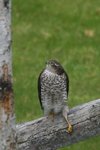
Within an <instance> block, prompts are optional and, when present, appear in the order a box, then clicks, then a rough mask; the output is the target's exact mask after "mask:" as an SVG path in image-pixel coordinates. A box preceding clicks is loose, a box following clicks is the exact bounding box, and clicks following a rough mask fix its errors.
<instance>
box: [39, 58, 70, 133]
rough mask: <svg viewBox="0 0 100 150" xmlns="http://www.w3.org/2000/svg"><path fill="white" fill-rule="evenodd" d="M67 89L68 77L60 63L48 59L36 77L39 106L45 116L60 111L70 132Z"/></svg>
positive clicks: (53, 114)
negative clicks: (37, 77)
mask: <svg viewBox="0 0 100 150" xmlns="http://www.w3.org/2000/svg"><path fill="white" fill-rule="evenodd" d="M68 91H69V78H68V75H67V73H66V72H65V71H64V69H63V67H62V66H61V64H60V63H59V62H58V61H56V60H49V61H48V62H47V64H46V67H45V69H43V71H42V72H41V73H40V76H39V79H38V95H39V100H40V104H41V108H42V109H43V111H44V114H45V115H46V116H49V115H52V116H53V117H54V116H55V115H56V114H58V113H62V115H63V117H64V118H65V120H66V121H67V123H68V128H67V132H68V133H71V132H72V125H71V124H70V122H69V121H68V112H69V109H68V105H67V103H66V102H67V100H68Z"/></svg>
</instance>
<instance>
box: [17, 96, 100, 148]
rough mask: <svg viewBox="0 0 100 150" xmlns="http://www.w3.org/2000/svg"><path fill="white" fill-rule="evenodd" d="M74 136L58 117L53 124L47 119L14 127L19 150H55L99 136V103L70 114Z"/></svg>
mask: <svg viewBox="0 0 100 150" xmlns="http://www.w3.org/2000/svg"><path fill="white" fill-rule="evenodd" d="M68 117H69V120H70V122H71V123H72V125H73V133H72V134H71V135H70V134H68V133H67V132H66V121H65V120H64V119H63V117H62V116H61V115H58V116H56V117H55V120H54V122H52V120H51V119H50V118H49V119H48V118H46V117H43V118H40V119H38V120H35V121H31V122H27V123H24V124H21V125H17V142H18V150H54V149H57V148H60V147H64V146H67V145H70V144H73V143H76V142H78V141H81V140H84V139H87V138H89V137H92V136H95V135H100V99H98V100H95V101H91V102H89V103H86V104H83V105H81V106H77V107H75V108H73V109H71V110H70V113H69V116H68Z"/></svg>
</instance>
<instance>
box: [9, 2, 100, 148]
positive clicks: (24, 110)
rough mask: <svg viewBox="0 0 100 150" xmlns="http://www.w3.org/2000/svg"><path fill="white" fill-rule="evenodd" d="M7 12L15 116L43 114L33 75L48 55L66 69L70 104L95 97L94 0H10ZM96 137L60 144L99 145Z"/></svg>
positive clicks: (98, 29) (99, 9) (98, 11)
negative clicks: (9, 10)
mask: <svg viewBox="0 0 100 150" xmlns="http://www.w3.org/2000/svg"><path fill="white" fill-rule="evenodd" d="M12 14H13V15H12V18H13V20H12V23H13V71H14V91H15V109H16V117H17V118H16V119H17V122H24V121H29V120H33V119H36V118H39V117H41V116H42V115H43V114H42V111H41V109H40V105H39V101H38V96H37V80H38V75H39V73H40V72H41V70H42V69H43V67H44V65H45V61H47V60H48V59H51V58H53V59H57V60H59V61H60V62H61V64H62V65H63V66H64V68H65V70H66V71H67V72H68V75H69V78H70V93H69V106H70V107H73V106H76V105H79V104H82V103H85V102H88V101H91V100H94V99H98V98H100V1H99V0H95V1H94V0H71V1H70V0H60V1H58V0H51V1H49V0H34V1H33V0H28V1H24V0H20V1H18V0H14V1H13V11H12ZM99 141H100V137H98V138H92V139H90V140H88V141H86V142H81V143H78V144H75V145H72V146H71V147H67V148H65V149H69V150H78V149H80V148H81V150H87V149H91V150H98V149H99V147H100V142H99ZM65 149H64V150H65Z"/></svg>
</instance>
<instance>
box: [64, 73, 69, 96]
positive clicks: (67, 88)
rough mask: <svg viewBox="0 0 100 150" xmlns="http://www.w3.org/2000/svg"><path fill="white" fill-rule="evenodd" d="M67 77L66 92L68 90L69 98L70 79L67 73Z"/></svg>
mask: <svg viewBox="0 0 100 150" xmlns="http://www.w3.org/2000/svg"><path fill="white" fill-rule="evenodd" d="M65 76H66V90H67V96H68V93H69V77H68V75H67V73H66V72H65Z"/></svg>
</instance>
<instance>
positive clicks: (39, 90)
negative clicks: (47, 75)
mask: <svg viewBox="0 0 100 150" xmlns="http://www.w3.org/2000/svg"><path fill="white" fill-rule="evenodd" d="M43 71H44V70H43ZM43 71H42V72H41V73H40V75H39V78H38V98H39V101H40V105H41V108H42V109H44V108H43V105H42V99H41V75H42V73H43Z"/></svg>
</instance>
